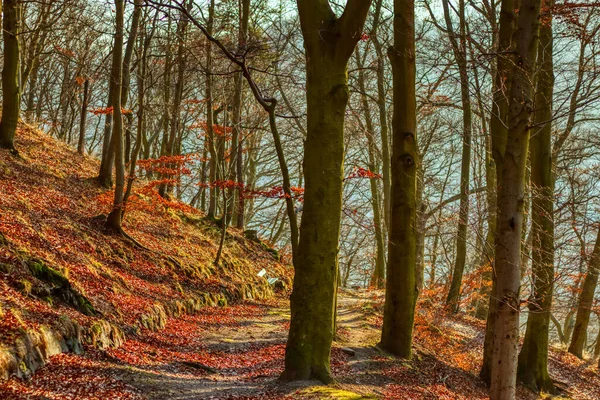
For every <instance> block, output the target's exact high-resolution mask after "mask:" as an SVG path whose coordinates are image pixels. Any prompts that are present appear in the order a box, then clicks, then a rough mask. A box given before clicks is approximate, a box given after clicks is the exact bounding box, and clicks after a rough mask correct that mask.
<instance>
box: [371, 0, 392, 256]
mask: <svg viewBox="0 0 600 400" xmlns="http://www.w3.org/2000/svg"><path fill="white" fill-rule="evenodd" d="M382 5H383V0H377V3H376V5H375V16H374V17H373V30H372V31H371V38H372V39H373V47H374V48H375V52H376V53H377V106H378V109H379V129H380V131H381V158H382V160H381V168H382V174H381V178H382V180H383V218H384V220H385V226H386V230H387V231H389V229H390V201H391V200H390V192H391V183H390V182H391V180H390V139H389V133H388V132H389V128H388V120H387V118H388V115H387V105H386V99H387V97H388V96H387V93H386V91H385V86H384V85H385V82H386V81H387V78H386V76H385V64H384V63H385V54H384V52H383V48H382V46H381V42H380V41H379V37H378V36H377V27H378V26H379V22H380V19H381V8H382ZM384 244H385V242H384Z"/></svg>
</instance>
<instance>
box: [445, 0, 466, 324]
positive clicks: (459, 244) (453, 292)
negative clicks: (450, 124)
mask: <svg viewBox="0 0 600 400" xmlns="http://www.w3.org/2000/svg"><path fill="white" fill-rule="evenodd" d="M442 3H443V6H444V17H445V20H446V28H447V30H448V35H449V36H450V43H451V44H452V50H453V52H454V58H455V60H456V63H457V65H458V71H459V75H460V92H461V101H462V110H463V132H462V133H463V135H462V136H463V137H462V162H461V169H460V211H459V213H458V232H457V234H456V260H455V262H454V270H453V273H452V284H451V285H450V291H449V292H448V297H447V298H446V306H447V307H448V309H449V310H451V311H452V312H458V309H459V305H460V294H461V292H460V288H461V285H462V277H463V273H464V270H465V263H466V261H467V227H468V222H469V181H470V166H471V134H472V126H471V96H470V94H469V75H468V72H467V36H466V22H465V2H464V0H460V1H459V17H460V33H459V35H458V40H457V37H456V36H457V35H456V33H455V32H454V28H453V27H452V19H451V17H450V10H449V6H448V0H444V1H443V2H442Z"/></svg>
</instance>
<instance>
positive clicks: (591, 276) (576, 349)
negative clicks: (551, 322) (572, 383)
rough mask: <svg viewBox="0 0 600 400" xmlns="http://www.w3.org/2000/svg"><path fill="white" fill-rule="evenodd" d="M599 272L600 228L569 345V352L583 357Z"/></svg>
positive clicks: (584, 281) (580, 296)
mask: <svg viewBox="0 0 600 400" xmlns="http://www.w3.org/2000/svg"><path fill="white" fill-rule="evenodd" d="M599 272H600V230H599V231H598V236H597V238H596V244H595V245H594V252H593V253H592V255H591V257H590V260H589V265H588V271H587V274H586V275H585V279H584V280H583V287H582V289H581V294H580V295H579V305H578V306H577V316H576V317H575V327H574V328H573V337H572V338H571V344H570V345H569V353H571V354H574V355H576V356H577V357H579V358H583V348H584V347H585V340H586V337H587V328H588V324H589V322H590V314H591V312H592V306H593V304H594V293H595V292H596V286H597V285H598V273H599Z"/></svg>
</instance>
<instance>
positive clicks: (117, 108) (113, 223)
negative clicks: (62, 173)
mask: <svg viewBox="0 0 600 400" xmlns="http://www.w3.org/2000/svg"><path fill="white" fill-rule="evenodd" d="M124 6H125V4H124V0H115V10H116V15H115V18H116V28H115V43H114V46H113V58H112V68H111V79H112V86H111V87H112V90H114V92H113V95H112V100H113V104H112V106H113V117H114V120H113V124H112V125H113V133H112V136H113V138H112V140H114V141H115V172H116V174H115V196H114V200H113V209H112V211H111V212H110V214H109V215H108V217H107V219H106V227H107V228H108V229H110V230H112V231H115V232H121V221H122V207H123V190H124V188H125V157H124V154H123V153H124V151H123V150H124V143H123V116H122V114H121V85H122V75H123V66H122V63H123V14H124V8H125V7H124Z"/></svg>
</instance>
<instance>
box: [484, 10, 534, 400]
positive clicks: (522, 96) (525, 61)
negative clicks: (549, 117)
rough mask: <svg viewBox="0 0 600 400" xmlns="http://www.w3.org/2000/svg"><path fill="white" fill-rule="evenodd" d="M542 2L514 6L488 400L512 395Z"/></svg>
mask: <svg viewBox="0 0 600 400" xmlns="http://www.w3.org/2000/svg"><path fill="white" fill-rule="evenodd" d="M540 3H541V0H523V1H522V3H521V6H520V8H519V10H518V13H519V17H518V25H517V31H516V37H515V45H516V46H515V52H514V57H515V60H514V63H515V64H514V65H515V66H514V68H513V71H512V75H513V78H512V84H511V89H510V101H509V111H508V115H509V119H508V121H509V125H508V133H507V137H506V147H505V151H504V155H503V162H502V164H500V165H499V168H501V169H502V178H501V179H500V180H499V181H498V184H499V191H498V220H497V223H498V226H497V229H498V234H497V240H496V265H495V267H496V297H497V298H498V309H497V311H496V314H497V317H496V325H495V329H494V342H493V343H494V345H493V353H492V381H491V389H490V399H491V400H513V399H514V398H515V393H516V372H517V352H518V345H519V314H520V299H519V292H520V287H521V269H520V264H521V233H522V228H523V205H524V200H525V199H524V191H525V169H526V168H525V167H526V164H527V155H528V146H529V134H530V132H529V130H530V119H531V118H530V117H531V113H532V108H533V85H532V79H533V69H534V64H535V57H536V55H537V47H538V33H539V26H540V21H539V15H540Z"/></svg>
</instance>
